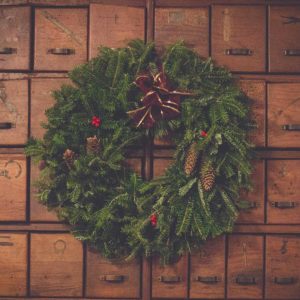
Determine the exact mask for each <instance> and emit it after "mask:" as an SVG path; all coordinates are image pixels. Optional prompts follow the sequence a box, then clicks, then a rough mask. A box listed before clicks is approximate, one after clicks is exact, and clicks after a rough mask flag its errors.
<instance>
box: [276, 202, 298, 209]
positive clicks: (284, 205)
mask: <svg viewBox="0 0 300 300" xmlns="http://www.w3.org/2000/svg"><path fill="white" fill-rule="evenodd" d="M271 205H272V207H275V208H282V209H285V208H295V207H296V206H297V205H296V203H295V202H293V201H272V202H271Z"/></svg>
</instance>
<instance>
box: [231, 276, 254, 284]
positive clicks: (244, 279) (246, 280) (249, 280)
mask: <svg viewBox="0 0 300 300" xmlns="http://www.w3.org/2000/svg"><path fill="white" fill-rule="evenodd" d="M235 281H236V283H237V284H239V285H256V278H255V277H253V276H248V275H238V276H237V277H236V279H235Z"/></svg>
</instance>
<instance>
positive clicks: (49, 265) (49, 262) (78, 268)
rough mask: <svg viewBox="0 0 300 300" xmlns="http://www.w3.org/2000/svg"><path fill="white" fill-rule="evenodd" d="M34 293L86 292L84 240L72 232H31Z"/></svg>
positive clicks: (53, 294) (72, 293) (65, 295)
mask: <svg viewBox="0 0 300 300" xmlns="http://www.w3.org/2000/svg"><path fill="white" fill-rule="evenodd" d="M30 249H31V251H30V270H31V272H30V294H31V296H42V297H61V296H64V297H80V296H82V270H83V267H82V263H83V252H82V245H81V242H79V241H77V240H75V238H74V237H73V236H72V235H70V234H59V233H57V234H40V233H34V234H31V245H30Z"/></svg>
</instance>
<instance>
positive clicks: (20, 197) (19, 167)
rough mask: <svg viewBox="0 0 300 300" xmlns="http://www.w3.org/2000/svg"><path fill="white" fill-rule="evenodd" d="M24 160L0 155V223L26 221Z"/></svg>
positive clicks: (25, 170)
mask: <svg viewBox="0 0 300 300" xmlns="http://www.w3.org/2000/svg"><path fill="white" fill-rule="evenodd" d="M26 174H27V168H26V158H25V156H23V155H20V154H0V221H25V220H26V176H27V175H26Z"/></svg>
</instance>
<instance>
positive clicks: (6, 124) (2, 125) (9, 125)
mask: <svg viewBox="0 0 300 300" xmlns="http://www.w3.org/2000/svg"><path fill="white" fill-rule="evenodd" d="M14 127H16V126H15V125H14V124H13V123H11V122H2V123H0V130H1V129H2V130H5V129H11V128H14Z"/></svg>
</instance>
